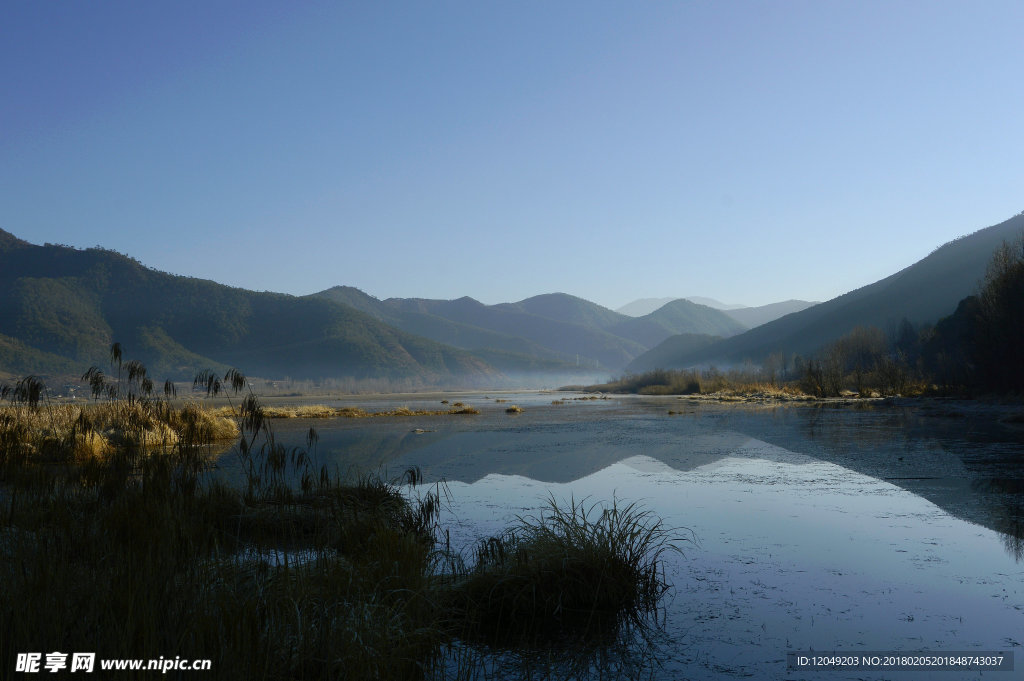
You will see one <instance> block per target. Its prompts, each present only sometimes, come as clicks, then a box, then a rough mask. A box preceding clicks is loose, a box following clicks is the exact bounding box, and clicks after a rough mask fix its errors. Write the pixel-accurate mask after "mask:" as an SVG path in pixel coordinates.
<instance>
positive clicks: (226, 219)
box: [0, 0, 1024, 307]
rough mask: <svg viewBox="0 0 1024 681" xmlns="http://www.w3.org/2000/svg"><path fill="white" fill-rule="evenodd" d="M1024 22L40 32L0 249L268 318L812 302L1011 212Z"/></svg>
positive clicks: (21, 96) (666, 11) (481, 13)
mask: <svg viewBox="0 0 1024 681" xmlns="http://www.w3.org/2000/svg"><path fill="white" fill-rule="evenodd" d="M1022 35H1024V3H1022V2H1019V0H1013V1H1011V2H999V1H996V0H986V1H984V2H966V1H963V2H943V1H941V0H926V1H922V2H910V1H901V0H887V1H886V2H871V1H865V0H858V1H856V2H833V1H819V0H813V1H790V0H773V1H771V2H614V3H611V2H595V1H591V0H587V1H585V2H582V1H581V2H550V1H544V2H476V1H473V2H469V1H467V2H460V3H451V2H419V1H416V2H402V3H398V2H365V3H348V2H345V3H343V2H323V3H317V2H284V1H282V2H278V3H266V2H253V1H247V2H241V1H240V2H216V1H211V0H203V1H201V2H184V1H181V0H175V2H138V1H137V0H131V1H130V2H114V1H102V2H56V1H55V2H38V1H36V0H6V1H5V2H4V5H3V12H2V20H0V227H2V228H3V229H6V230H7V231H10V232H12V233H14V234H16V235H17V236H20V237H21V238H23V239H27V240H29V241H32V242H35V243H43V242H52V243H65V244H71V245H75V246H80V247H85V246H94V245H97V244H99V245H102V246H104V247H107V248H112V249H115V250H118V251H121V252H123V253H127V254H129V255H131V256H133V257H135V258H137V259H139V260H140V261H142V262H143V263H145V264H147V265H150V266H152V267H156V268H157V269H161V270H166V271H170V272H174V273H177V274H188V275H193V276H198V277H203V278H209V279H214V280H217V281H221V282H224V283H228V284H232V285H236V286H243V287H246V288H252V289H257V290H272V291H283V292H287V293H294V294H306V293H312V292H315V291H318V290H322V289H325V288H328V287H330V286H334V285H337V284H347V285H351V286H357V287H359V288H361V289H363V290H365V291H367V292H368V293H371V294H373V295H376V296H378V297H381V298H385V297H390V296H401V297H429V298H456V297H459V296H463V295H470V296H473V297H475V298H477V299H479V300H482V301H484V302H487V303H496V302H503V301H512V300H519V299H522V298H525V297H528V296H531V295H535V294H539V293H548V292H553V291H564V292H567V293H572V294H574V295H579V296H581V297H584V298H588V299H590V300H594V301H595V302H598V303H601V304H604V305H608V306H610V307H618V306H620V305H622V304H624V303H626V302H629V301H630V300H633V299H635V298H640V297H662V296H671V295H703V296H711V297H714V298H718V299H720V300H722V301H725V302H738V303H746V304H763V303H768V302H772V301H776V300H783V299H787V298H804V299H813V300H825V299H828V298H832V297H834V296H836V295H839V294H841V293H843V292H845V291H847V290H850V289H853V288H856V287H859V286H862V285H864V284H867V283H870V282H872V281H875V280H877V279H879V278H881V277H884V276H887V275H889V274H891V273H893V272H895V271H897V270H898V269H900V268H902V267H905V266H907V265H909V264H911V263H913V262H915V261H916V260H918V259H920V258H921V257H923V256H925V255H927V254H928V253H929V252H930V251H931V250H932V249H933V248H934V247H936V246H938V245H940V244H941V243H943V242H945V241H948V240H949V239H951V238H954V237H956V236H958V235H961V234H964V233H968V232H972V231H975V230H977V229H980V228H982V227H987V226H989V225H992V224H995V223H998V222H1001V221H1002V220H1004V219H1006V218H1009V217H1011V216H1012V215H1014V214H1016V213H1018V212H1019V211H1021V210H1022V209H1024V87H1022V83H1024V40H1022V39H1021V36H1022Z"/></svg>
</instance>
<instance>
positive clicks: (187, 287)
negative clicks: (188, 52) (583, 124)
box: [0, 230, 746, 385]
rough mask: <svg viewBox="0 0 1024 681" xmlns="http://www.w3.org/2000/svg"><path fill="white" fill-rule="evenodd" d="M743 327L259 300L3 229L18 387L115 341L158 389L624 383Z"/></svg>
mask: <svg viewBox="0 0 1024 681" xmlns="http://www.w3.org/2000/svg"><path fill="white" fill-rule="evenodd" d="M745 329H746V327H745V326H744V325H742V324H740V323H739V322H737V321H736V320H734V319H732V318H731V317H728V316H727V315H725V314H723V313H722V312H721V311H719V310H715V309H712V308H709V307H706V306H701V305H696V304H694V303H690V302H688V301H675V302H673V303H672V304H669V305H666V306H664V307H663V308H662V309H660V310H656V311H655V312H652V313H650V314H648V315H645V316H643V317H639V318H634V317H627V316H625V315H621V314H619V313H617V312H614V311H612V310H609V309H607V308H604V307H601V306H600V305H597V304H595V303H591V302H589V301H586V300H583V299H581V298H577V297H574V296H569V295H566V294H560V293H555V294H546V295H541V296H535V297H533V298H528V299H526V300H522V301H519V302H517V303H504V304H500V305H484V304H483V303H480V302H479V301H476V300H473V299H472V298H468V297H466V298H460V299H457V300H428V299H420V298H408V299H401V298H393V299H389V300H385V301H381V300H377V299H376V298H373V297H372V296H369V295H367V294H365V293H363V292H361V291H359V290H357V289H353V288H350V287H343V286H339V287H335V288H332V289H328V290H326V291H322V292H320V293H317V294H313V295H308V296H290V295H284V294H278V293H268V292H256V291H249V290H245V289H240V288H233V287H229V286H225V285H222V284H219V283H216V282H214V281H209V280H203V279H196V278H192V277H183V276H177V275H173V274H167V273H165V272H160V271H157V270H154V269H151V268H148V267H146V266H144V265H143V264H141V263H139V262H138V261H136V260H134V259H132V258H129V257H128V256H125V255H122V254H120V253H117V252H115V251H110V250H106V249H103V248H89V249H84V250H83V249H76V248H72V247H69V246H63V245H53V244H46V245H42V246H39V245H34V244H31V243H28V242H27V241H24V240H22V239H19V238H17V237H15V236H14V235H12V234H9V233H8V232H5V231H2V230H0V373H2V374H3V375H5V376H7V377H8V378H10V377H14V376H20V375H25V374H29V373H33V374H74V373H81V372H82V371H83V370H84V368H86V367H87V366H90V365H96V366H99V367H101V368H103V367H107V366H108V365H109V348H110V346H111V344H112V343H113V342H119V343H121V344H122V346H123V347H124V348H125V351H126V352H127V353H128V355H129V356H130V357H132V358H134V359H138V360H140V361H142V362H143V363H144V364H146V365H147V366H148V367H149V369H150V372H151V374H153V375H155V376H160V377H162V378H163V377H169V378H175V379H184V378H190V377H191V376H193V375H194V373H195V372H196V371H197V370H201V369H204V368H213V369H217V370H224V369H226V368H227V367H230V366H237V367H240V368H242V369H243V370H244V371H245V372H247V373H249V374H252V375H258V376H263V377H268V378H285V377H290V378H303V379H318V378H356V379H369V378H373V379H389V380H404V381H412V382H414V383H416V384H422V385H428V384H432V385H441V384H450V383H452V382H458V383H460V384H462V385H471V384H472V385H499V384H502V382H503V381H507V380H509V378H510V377H512V376H519V375H535V374H545V375H566V376H573V375H582V374H593V373H595V372H605V373H606V372H609V371H616V370H619V369H621V368H622V367H624V366H625V365H626V364H628V363H629V362H630V361H631V360H632V359H633V358H635V357H636V356H638V355H640V354H642V353H644V352H645V351H647V350H648V349H650V348H651V347H653V346H655V345H657V344H658V343H660V342H661V341H663V340H665V339H666V338H668V337H670V336H672V335H674V334H678V333H707V334H715V335H718V336H729V335H733V334H736V333H739V332H742V331H744V330H745Z"/></svg>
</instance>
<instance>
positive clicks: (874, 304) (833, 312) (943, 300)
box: [673, 214, 1024, 366]
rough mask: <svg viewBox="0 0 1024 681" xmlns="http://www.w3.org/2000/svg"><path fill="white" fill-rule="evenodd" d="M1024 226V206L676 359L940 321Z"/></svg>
mask: <svg viewBox="0 0 1024 681" xmlns="http://www.w3.org/2000/svg"><path fill="white" fill-rule="evenodd" d="M1022 231H1024V214H1018V215H1016V216H1014V217H1013V218H1011V219H1009V220H1007V221H1005V222H1002V223H1000V224H998V225H994V226H992V227H988V228H986V229H982V230H979V231H977V232H974V233H973V234H970V235H968V236H964V237H961V238H959V239H956V240H954V241H951V242H949V243H947V244H945V245H943V246H941V247H939V248H937V249H935V250H934V251H933V252H932V253H931V254H930V255H928V256H927V257H925V258H923V259H922V260H920V261H918V262H916V263H914V264H913V265H911V266H909V267H907V268H906V269H903V270H901V271H899V272H897V273H896V274H893V275H891V276H889V277H886V278H885V279H882V280H880V281H877V282H875V283H873V284H869V285H868V286H864V287H862V288H859V289H856V290H855V291H851V292H849V293H846V294H844V295H841V296H839V297H838V298H834V299H832V300H830V301H828V302H825V303H819V304H818V305H815V306H813V307H810V308H807V309H806V310H803V311H800V312H796V313H793V314H790V315H787V316H785V317H782V318H780V319H777V320H775V321H772V322H769V323H767V324H764V325H762V326H758V327H756V328H754V329H751V330H750V331H747V332H746V333H743V334H740V335H738V336H734V337H732V338H727V339H725V340H722V341H719V342H718V343H715V344H713V345H711V346H708V347H706V348H703V349H700V350H696V351H692V352H687V353H685V354H684V355H681V356H679V357H676V358H675V359H674V362H673V364H674V365H676V366H692V365H697V364H703V363H707V362H741V361H743V360H745V359H751V360H754V361H760V360H763V359H764V358H766V357H768V356H769V355H771V354H772V353H777V352H781V353H783V354H787V355H789V354H792V353H799V354H803V355H809V354H812V353H814V352H816V351H817V350H818V349H819V348H821V347H822V346H824V345H825V344H827V343H830V342H832V341H834V340H836V339H837V338H839V337H841V336H843V335H844V334H846V333H848V332H849V331H850V330H852V329H853V328H854V327H857V326H876V327H878V328H881V329H882V330H886V331H888V330H890V329H895V328H896V325H897V324H899V322H900V320H902V319H904V318H906V319H908V320H909V321H910V322H912V323H914V324H921V323H933V322H935V321H937V320H938V319H940V318H941V317H944V316H946V315H949V314H952V313H953V311H954V310H955V309H956V307H957V304H958V303H959V302H960V300H962V299H963V298H964V297H966V296H968V295H971V294H972V293H974V292H975V291H976V290H977V288H978V283H979V281H980V280H981V279H982V277H983V276H984V275H985V270H986V268H987V267H988V264H989V261H990V260H991V258H992V254H993V252H994V251H995V249H996V248H997V247H998V246H999V245H1000V244H1001V243H1002V242H1003V241H1007V240H1012V239H1014V238H1016V237H1018V236H1019V235H1020V234H1021V232H1022Z"/></svg>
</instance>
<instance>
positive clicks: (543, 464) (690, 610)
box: [219, 393, 1024, 679]
mask: <svg viewBox="0 0 1024 681" xmlns="http://www.w3.org/2000/svg"><path fill="white" fill-rule="evenodd" d="M444 397H445V398H446V399H448V400H450V401H451V402H456V401H462V402H464V403H466V404H469V405H471V406H474V407H477V408H478V409H480V410H481V412H482V413H481V414H479V415H460V416H424V417H397V418H376V419H330V420H303V419H289V420H277V421H274V423H273V425H274V429H275V431H276V432H277V434H278V439H279V440H281V441H284V442H292V441H293V440H294V444H296V445H299V444H303V443H304V441H305V434H306V432H307V430H308V428H309V427H310V426H313V427H315V428H316V429H317V431H318V433H319V435H320V441H319V444H318V446H317V457H318V460H319V461H320V462H321V463H324V464H327V465H328V466H330V467H331V468H333V469H336V470H339V471H341V472H347V473H355V472H359V471H383V472H385V473H386V474H387V475H392V476H395V477H397V476H399V475H400V474H401V473H402V472H403V471H404V470H405V469H406V468H408V467H411V466H418V467H419V468H420V469H421V471H422V473H423V476H424V479H425V482H426V483H427V484H435V483H438V482H440V481H444V485H445V487H446V489H447V492H448V504H447V507H446V509H445V511H444V515H443V517H442V525H443V527H444V528H446V529H447V530H448V532H449V537H450V541H451V544H452V546H453V547H454V548H456V549H465V548H468V547H470V546H472V545H473V544H474V543H475V542H476V541H477V540H479V539H481V538H484V537H487V536H489V535H491V534H495V533H497V532H500V531H501V530H502V529H503V528H505V527H507V526H508V525H509V524H510V522H511V521H512V520H514V518H515V517H516V516H517V515H533V514H537V513H539V512H541V511H542V510H543V509H544V507H545V503H546V499H547V498H548V497H549V496H553V497H554V498H555V499H557V500H559V501H562V500H569V499H570V498H574V499H576V500H580V499H586V500H587V503H588V504H589V503H596V502H607V501H611V500H612V499H613V498H615V499H618V500H620V501H625V502H632V501H639V502H641V504H642V505H643V506H644V507H645V508H649V509H651V510H652V511H654V512H655V513H656V514H657V515H658V516H660V517H662V518H663V519H664V520H665V521H666V522H667V523H668V524H669V525H672V526H677V527H683V528H688V530H690V531H692V533H693V535H694V537H695V541H692V542H684V543H683V544H682V545H681V548H682V549H683V553H682V555H678V556H677V555H669V556H668V558H667V563H666V567H665V569H666V575H667V577H668V579H669V581H670V582H671V583H672V584H673V586H674V588H673V590H672V591H671V592H670V593H669V594H668V596H667V597H666V599H665V601H664V603H663V606H664V609H663V612H661V613H660V615H659V622H661V623H662V624H663V627H662V629H661V632H660V634H659V636H658V637H656V640H654V641H653V642H652V643H650V644H649V646H648V648H647V662H648V663H652V661H656V666H655V667H654V668H653V669H649V668H645V670H642V674H643V675H644V677H645V678H646V676H647V675H651V676H652V677H653V678H667V679H676V678H679V679H687V678H723V679H725V678H755V679H762V678H763V679H782V678H785V679H805V678H806V679H820V678H829V679H863V678H870V679H875V678H878V679H882V678H927V677H928V676H929V674H928V673H927V672H906V671H904V672H900V671H884V672H883V671H865V670H854V671H832V670H830V671H828V672H824V671H821V670H811V671H804V670H797V669H787V652H791V651H792V652H801V653H807V652H809V651H818V652H819V653H820V652H824V651H846V652H853V653H857V654H861V653H864V652H865V651H903V652H922V651H929V652H935V653H949V652H954V651H972V652H975V653H980V652H982V651H1003V652H1015V653H1017V658H1022V656H1021V655H1020V652H1021V647H1020V646H1021V644H1022V643H1024V561H1022V547H1024V542H1022V537H1024V429H1022V428H1021V426H1019V425H1013V424H1004V423H1001V422H1000V421H999V420H998V419H997V416H998V414H993V412H992V410H991V409H989V408H986V407H980V406H978V405H974V404H971V403H958V402H948V403H947V402H941V401H936V402H921V403H909V402H908V403H906V404H892V403H886V404H880V403H873V404H869V405H866V406H863V407H854V406H836V405H783V406H778V405H775V406H772V405H747V404H739V405H737V404H718V403H709V402H697V401H691V400H685V399H678V398H671V397H664V398H655V397H639V396H615V397H612V398H610V399H601V400H580V399H573V398H577V397H581V395H578V394H571V393H517V394H513V395H508V394H497V393H492V394H489V395H486V396H484V395H482V394H460V395H444ZM496 398H497V399H496ZM440 399H441V396H438V395H426V396H401V397H393V396H392V397H386V398H365V397H364V398H348V399H344V400H334V401H329V402H325V403H327V404H331V405H332V406H349V405H355V406H361V407H364V408H366V409H368V410H381V409H388V408H393V407H396V406H408V407H410V408H411V409H440V408H444V405H441V404H440V403H439V401H440ZM498 399H501V400H507V401H506V402H499V401H497V400H498ZM554 400H562V401H564V403H563V404H552V402H553V401H554ZM513 403H514V404H517V405H519V406H521V407H523V409H524V411H523V412H522V413H520V414H515V415H513V414H508V413H506V412H505V409H506V408H507V407H508V406H509V405H510V404H513ZM669 411H674V412H679V413H675V414H671V415H670V414H669ZM219 465H220V468H221V469H222V473H223V474H225V475H229V476H230V475H232V472H233V469H234V463H233V460H232V459H231V457H230V456H228V457H225V458H223V459H222V460H221V462H220V463H219ZM1015 662H1016V665H1015V670H1014V671H1012V672H991V671H990V672H985V673H982V672H978V671H972V672H965V671H962V670H961V671H958V672H949V673H942V672H934V673H935V674H939V675H940V678H958V679H960V678H989V677H992V678H997V679H1011V678H1024V658H1022V659H1017V660H1015ZM497 667H499V668H496V669H494V670H492V672H493V675H494V676H500V675H501V670H500V665H498V666H497ZM638 673H639V672H638ZM512 674H513V675H514V672H512ZM619 674H621V675H623V676H629V675H630V674H631V672H629V671H621V670H619V671H614V672H609V670H608V669H604V670H600V669H598V670H595V671H594V674H593V675H594V678H598V677H615V676H616V675H619Z"/></svg>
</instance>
